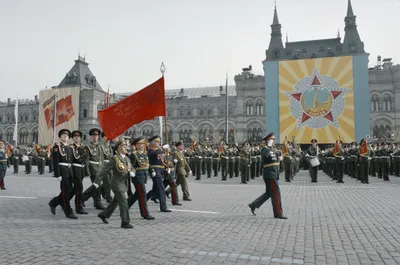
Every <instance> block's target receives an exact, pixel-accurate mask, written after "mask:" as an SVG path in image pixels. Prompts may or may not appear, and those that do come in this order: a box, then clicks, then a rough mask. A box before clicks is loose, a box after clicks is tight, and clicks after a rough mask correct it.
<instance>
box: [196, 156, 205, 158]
mask: <svg viewBox="0 0 400 265" xmlns="http://www.w3.org/2000/svg"><path fill="white" fill-rule="evenodd" d="M195 157H197V158H203V157H201V156H195Z"/></svg>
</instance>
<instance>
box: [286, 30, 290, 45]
mask: <svg viewBox="0 0 400 265" xmlns="http://www.w3.org/2000/svg"><path fill="white" fill-rule="evenodd" d="M288 42H289V37H288V34H287V32H286V43H288Z"/></svg>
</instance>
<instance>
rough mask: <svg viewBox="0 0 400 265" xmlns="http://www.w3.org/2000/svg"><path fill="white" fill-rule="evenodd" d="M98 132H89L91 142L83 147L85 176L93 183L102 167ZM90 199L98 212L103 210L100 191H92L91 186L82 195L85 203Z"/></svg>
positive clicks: (96, 130)
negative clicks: (85, 154)
mask: <svg viewBox="0 0 400 265" xmlns="http://www.w3.org/2000/svg"><path fill="white" fill-rule="evenodd" d="M100 133H101V132H100V130H99V129H97V128H93V129H91V130H90V131H89V135H90V137H91V141H90V143H89V145H87V146H86V147H85V149H86V153H87V154H88V155H87V156H86V157H85V159H86V160H85V170H86V172H85V176H86V177H87V176H90V180H91V181H92V183H94V180H95V179H96V177H97V175H98V174H99V172H100V170H101V168H102V167H103V153H102V151H101V150H100V145H99V136H100ZM90 197H92V198H93V201H94V207H95V208H96V209H98V210H104V209H105V207H104V206H103V204H102V203H101V191H100V190H99V189H94V188H93V186H91V187H89V188H88V189H86V190H85V191H84V192H83V194H82V200H83V201H84V202H85V201H87V200H88V199H89V198H90Z"/></svg>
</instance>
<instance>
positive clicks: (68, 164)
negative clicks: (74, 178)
mask: <svg viewBox="0 0 400 265" xmlns="http://www.w3.org/2000/svg"><path fill="white" fill-rule="evenodd" d="M58 165H59V166H66V167H71V164H70V163H64V162H60V163H58Z"/></svg>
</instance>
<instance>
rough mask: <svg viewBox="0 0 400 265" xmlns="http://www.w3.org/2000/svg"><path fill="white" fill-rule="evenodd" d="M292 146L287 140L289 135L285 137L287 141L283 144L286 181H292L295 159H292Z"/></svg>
mask: <svg viewBox="0 0 400 265" xmlns="http://www.w3.org/2000/svg"><path fill="white" fill-rule="evenodd" d="M292 151H293V150H292V148H291V147H290V145H289V142H288V141H287V137H285V141H284V142H283V146H282V155H283V166H284V171H285V181H286V182H291V181H292V173H293V168H292V167H293V160H292Z"/></svg>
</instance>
